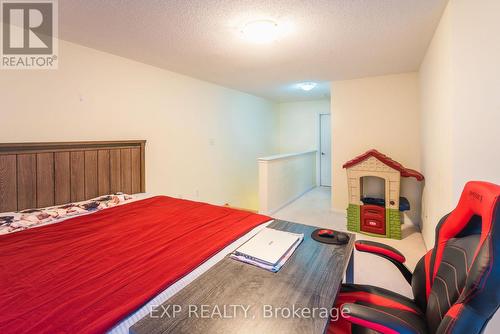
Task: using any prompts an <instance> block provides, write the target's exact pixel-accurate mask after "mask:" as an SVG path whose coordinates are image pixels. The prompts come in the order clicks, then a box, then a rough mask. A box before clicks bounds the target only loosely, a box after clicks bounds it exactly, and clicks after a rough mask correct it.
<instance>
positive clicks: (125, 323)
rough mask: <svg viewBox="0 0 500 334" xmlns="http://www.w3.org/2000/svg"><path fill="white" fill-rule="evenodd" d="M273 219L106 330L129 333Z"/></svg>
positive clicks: (114, 333) (118, 333) (227, 247)
mask: <svg viewBox="0 0 500 334" xmlns="http://www.w3.org/2000/svg"><path fill="white" fill-rule="evenodd" d="M272 222H273V220H270V221H268V222H265V223H263V224H261V225H259V226H257V227H255V228H254V229H252V230H251V231H250V232H248V233H247V234H245V235H244V236H242V237H240V238H239V239H238V240H236V241H234V242H233V243H231V244H229V245H228V246H226V247H225V248H224V249H222V250H221V251H220V252H218V253H217V254H215V255H214V256H212V257H211V258H210V259H208V260H207V261H205V262H204V263H203V264H201V265H200V266H199V267H197V268H196V269H195V270H193V271H192V272H190V273H189V274H187V275H186V276H184V277H183V278H181V279H180V280H178V281H177V282H175V283H174V284H172V285H171V286H169V287H168V288H166V289H165V290H163V291H162V292H161V293H159V294H158V295H157V296H156V297H154V298H153V299H151V300H150V301H149V302H148V303H146V304H145V305H143V306H142V307H141V308H139V309H138V310H136V311H135V312H134V313H132V314H130V315H129V316H127V317H126V318H125V319H123V320H122V321H121V322H120V323H118V324H117V325H116V326H114V327H113V328H112V329H111V330H109V331H108V333H110V334H128V333H129V328H130V327H131V326H132V325H134V324H135V323H136V322H138V321H139V320H141V319H142V318H144V317H145V316H147V315H148V314H149V313H150V312H151V308H152V307H155V306H158V305H160V304H162V303H164V302H165V301H167V300H168V299H169V298H170V297H172V296H173V295H175V294H176V293H177V292H179V291H180V290H182V289H183V288H184V287H186V286H187V285H188V284H189V283H191V282H192V281H194V280H195V279H196V278H198V277H199V276H200V275H201V274H203V273H204V272H206V271H207V270H208V269H210V268H212V267H213V266H214V265H215V264H217V263H218V262H219V261H221V260H222V259H223V258H224V257H226V255H228V254H230V253H231V252H233V251H234V250H236V248H238V247H239V246H241V245H242V244H243V243H244V242H246V241H247V240H249V239H250V238H251V237H253V236H254V235H255V234H257V233H258V232H259V231H260V230H262V229H263V228H264V227H266V226H268V225H269V224H271V223H272Z"/></svg>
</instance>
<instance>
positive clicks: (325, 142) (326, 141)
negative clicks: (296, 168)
mask: <svg viewBox="0 0 500 334" xmlns="http://www.w3.org/2000/svg"><path fill="white" fill-rule="evenodd" d="M330 129H331V124H330V115H329V114H322V115H319V132H320V140H319V152H320V153H319V154H320V159H319V160H320V167H319V170H320V182H319V184H320V185H321V186H327V187H331V186H332V167H331V163H332V160H331V159H332V149H331V145H332V139H331V133H330Z"/></svg>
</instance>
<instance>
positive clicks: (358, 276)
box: [272, 187, 426, 297]
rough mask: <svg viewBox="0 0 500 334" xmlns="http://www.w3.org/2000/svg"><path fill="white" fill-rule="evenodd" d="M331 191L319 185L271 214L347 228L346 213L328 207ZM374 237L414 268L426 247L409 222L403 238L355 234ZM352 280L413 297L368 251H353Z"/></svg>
mask: <svg viewBox="0 0 500 334" xmlns="http://www.w3.org/2000/svg"><path fill="white" fill-rule="evenodd" d="M330 198H331V192H330V188H328V187H318V188H315V189H313V190H311V191H310V192H308V193H306V194H305V195H304V196H302V197H300V198H299V199H297V200H296V201H294V202H293V203H291V204H289V205H287V206H286V207H284V208H283V209H281V210H279V211H278V212H276V213H275V214H273V215H272V216H273V217H274V218H278V219H283V220H287V221H291V222H297V223H301V224H307V225H313V226H319V227H326V228H331V229H334V230H340V231H346V215H345V213H339V212H334V211H332V210H331V205H330V203H331V200H330ZM363 239H364V240H373V241H378V242H382V243H386V244H388V245H390V246H392V247H395V248H396V249H398V250H399V251H400V252H401V253H403V254H404V255H405V257H406V264H407V266H408V267H409V268H410V270H413V268H414V267H415V265H416V264H417V262H418V260H419V259H420V258H421V257H422V256H423V255H424V254H425V252H426V248H425V245H424V242H423V239H422V235H421V234H420V232H419V230H418V229H417V228H416V227H415V226H413V225H410V224H405V225H403V239H402V240H393V239H386V238H373V237H369V236H367V235H364V234H357V235H356V240H363ZM354 281H355V283H360V284H371V285H376V286H380V287H383V288H386V289H390V290H393V291H395V292H398V293H401V294H403V295H406V296H408V297H411V296H412V293H411V287H410V285H409V284H408V283H406V281H405V280H404V278H403V276H401V274H400V273H399V271H398V270H397V269H396V267H394V265H393V264H391V263H390V262H389V261H387V260H384V259H383V258H380V257H377V256H374V255H370V254H367V253H360V252H355V257H354Z"/></svg>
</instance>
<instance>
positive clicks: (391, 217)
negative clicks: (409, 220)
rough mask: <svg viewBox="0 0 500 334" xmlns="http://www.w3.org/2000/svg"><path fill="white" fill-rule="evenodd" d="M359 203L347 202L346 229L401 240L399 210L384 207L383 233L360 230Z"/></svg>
mask: <svg viewBox="0 0 500 334" xmlns="http://www.w3.org/2000/svg"><path fill="white" fill-rule="evenodd" d="M360 227H361V205H355V204H349V206H348V207H347V230H348V231H351V232H357V233H362V234H366V235H369V236H372V237H378V238H392V239H398V240H401V212H399V210H396V209H385V231H386V233H385V234H376V233H369V232H364V231H361V229H360Z"/></svg>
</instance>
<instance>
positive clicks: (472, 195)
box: [432, 181, 500, 279]
mask: <svg viewBox="0 0 500 334" xmlns="http://www.w3.org/2000/svg"><path fill="white" fill-rule="evenodd" d="M499 198H500V186H498V185H496V184H493V183H489V182H482V181H471V182H468V183H467V184H466V185H465V187H464V190H463V191H462V195H461V196H460V200H459V202H458V205H457V207H456V208H455V209H454V210H453V211H452V212H451V213H450V214H449V216H448V217H447V218H446V221H445V222H444V224H442V225H441V226H440V227H439V229H437V230H436V244H435V249H436V250H435V251H436V253H435V254H436V256H435V264H439V263H440V262H441V258H442V256H443V252H444V247H445V245H446V243H447V242H448V240H450V239H451V238H454V237H456V236H457V235H458V234H459V233H460V231H462V230H463V229H464V228H465V227H466V226H467V224H469V222H470V221H471V218H472V216H474V215H477V216H480V217H481V219H482V228H481V237H480V239H479V245H478V247H477V249H476V252H475V254H474V258H473V259H475V258H476V256H477V253H478V252H479V249H480V248H481V247H482V245H483V243H484V241H485V240H486V238H487V236H488V235H489V234H490V232H491V229H492V227H493V225H494V223H495V217H494V213H495V207H496V205H497V204H498V202H499ZM473 261H474V260H473ZM438 269H439V265H434V272H433V273H432V279H434V277H435V276H436V274H437V271H438Z"/></svg>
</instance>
